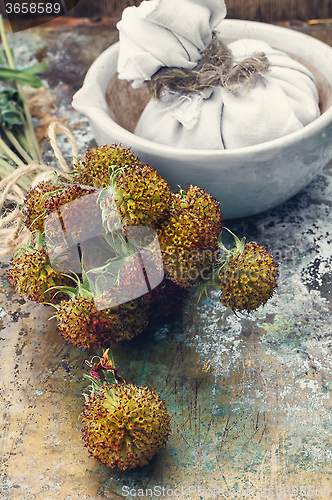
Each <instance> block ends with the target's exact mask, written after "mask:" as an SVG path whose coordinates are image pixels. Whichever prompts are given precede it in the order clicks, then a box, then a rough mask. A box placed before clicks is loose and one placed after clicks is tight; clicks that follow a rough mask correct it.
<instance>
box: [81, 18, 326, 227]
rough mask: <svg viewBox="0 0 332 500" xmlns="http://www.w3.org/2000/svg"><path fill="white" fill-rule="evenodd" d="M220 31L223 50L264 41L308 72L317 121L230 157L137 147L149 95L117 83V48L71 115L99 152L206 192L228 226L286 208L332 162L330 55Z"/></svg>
mask: <svg viewBox="0 0 332 500" xmlns="http://www.w3.org/2000/svg"><path fill="white" fill-rule="evenodd" d="M219 30H220V36H221V37H222V39H223V40H224V41H226V42H230V41H233V40H236V39H239V38H253V39H259V40H264V41H266V42H267V43H269V44H270V45H271V46H272V47H274V48H276V49H279V50H283V51H285V52H287V53H288V54H289V55H291V56H292V57H294V58H295V59H297V60H299V61H300V62H302V63H303V64H305V65H306V66H308V67H309V69H311V71H312V72H313V73H314V75H315V77H316V81H317V86H318V91H319V96H320V108H321V116H319V117H318V118H317V119H316V120H314V121H313V122H312V123H310V124H309V125H307V126H306V127H304V128H303V129H301V130H299V131H297V132H294V133H292V134H289V135H287V136H285V137H282V138H279V139H276V140H273V141H269V142H266V143H263V144H259V145H255V146H250V147H245V148H237V149H230V150H222V151H219V150H218V151H216V150H213V151H211V150H210V151H208V150H193V149H177V148H173V147H169V146H164V145H162V144H158V143H154V142H151V141H148V140H146V139H142V138H140V137H137V136H135V135H134V133H133V131H134V129H135V126H136V123H137V121H138V118H139V116H140V114H141V112H142V111H143V109H144V107H145V105H146V103H147V102H148V100H149V95H148V93H147V90H146V89H145V88H144V87H143V88H141V89H138V90H133V89H132V88H131V86H130V84H129V83H128V82H124V81H120V80H118V78H117V75H116V68H117V59H118V50H119V44H118V43H116V44H114V45H112V46H111V47H109V48H108V49H107V50H106V51H105V52H103V53H102V54H101V55H100V56H99V57H98V58H97V59H96V60H95V61H94V63H93V64H92V66H91V68H90V69H89V71H88V73H87V75H86V78H85V80H84V84H83V87H82V88H81V89H80V90H79V91H78V92H77V93H76V94H75V96H74V99H73V107H74V108H75V109H76V110H78V111H80V112H82V113H83V114H84V115H86V116H87V117H88V119H89V121H90V123H91V127H92V129H93V132H94V135H95V138H96V141H97V143H98V145H104V144H113V143H116V144H121V145H122V146H124V147H127V148H129V147H130V148H131V150H132V151H133V153H134V154H135V155H136V156H138V157H139V158H140V160H141V161H142V162H144V163H149V164H150V165H151V166H153V167H154V168H156V169H157V170H158V172H159V173H160V174H161V175H162V176H163V177H164V178H165V179H166V180H167V181H168V182H169V183H170V184H171V186H172V187H175V186H177V185H180V186H181V187H182V188H185V187H186V186H187V185H188V184H189V183H190V184H194V185H198V186H200V187H201V188H203V189H206V190H207V191H208V192H210V193H211V194H212V195H213V196H215V198H217V199H218V200H219V201H220V202H221V208H222V213H223V216H224V219H234V218H238V217H245V216H249V215H254V214H257V213H260V212H262V211H264V210H268V209H270V208H273V207H275V206H277V205H279V204H280V203H282V202H284V201H286V200H288V199H289V198H291V197H292V196H294V195H295V194H296V193H298V192H299V191H300V190H301V189H303V188H304V187H305V186H306V185H307V184H308V183H309V182H310V181H311V180H312V179H313V177H314V176H315V175H316V174H317V173H318V172H319V171H320V170H321V169H322V168H323V167H324V166H325V165H326V164H327V163H328V161H329V160H330V158H331V157H332V48H331V47H330V46H328V45H326V44H324V43H322V42H320V41H318V40H316V39H315V38H312V37H310V36H308V35H305V34H302V33H299V32H297V31H293V30H290V29H287V28H282V27H279V26H274V25H269V24H263V23H256V22H252V21H241V20H224V21H223V22H222V24H221V25H220V26H219Z"/></svg>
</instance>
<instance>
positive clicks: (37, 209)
mask: <svg viewBox="0 0 332 500" xmlns="http://www.w3.org/2000/svg"><path fill="white" fill-rule="evenodd" d="M55 189H57V186H55V184H53V182H51V181H42V182H39V183H38V184H37V185H36V186H35V187H33V188H31V189H29V191H28V192H27V194H26V197H25V200H24V206H23V209H22V212H23V214H24V215H25V225H26V227H27V228H28V229H29V230H30V231H31V232H32V231H40V232H41V233H43V232H44V219H45V218H44V217H40V216H41V215H42V214H43V213H44V212H45V202H44V200H43V196H44V195H45V194H46V193H50V192H52V191H54V190H55Z"/></svg>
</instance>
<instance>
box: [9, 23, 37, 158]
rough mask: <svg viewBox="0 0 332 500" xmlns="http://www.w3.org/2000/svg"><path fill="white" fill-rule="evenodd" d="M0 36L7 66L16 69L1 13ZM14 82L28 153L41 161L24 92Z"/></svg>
mask: <svg viewBox="0 0 332 500" xmlns="http://www.w3.org/2000/svg"><path fill="white" fill-rule="evenodd" d="M0 36H1V40H2V43H3V48H4V50H5V54H6V57H7V61H8V66H9V67H10V68H11V69H16V66H15V62H14V58H13V54H12V51H11V50H10V47H9V45H8V40H7V36H6V29H5V24H4V22H3V17H2V15H1V14H0ZM15 83H16V87H17V91H18V93H19V96H20V97H21V100H22V103H23V109H24V114H25V117H26V121H27V128H28V131H29V135H30V140H31V151H30V153H31V155H32V157H33V159H34V160H35V161H41V159H42V157H41V152H40V149H39V144H38V141H37V138H36V134H35V129H34V126H33V123H32V117H31V113H30V109H29V106H28V103H27V100H26V97H25V94H24V92H23V90H22V87H21V85H20V84H19V83H17V82H15ZM27 140H28V142H30V141H29V138H28V137H27Z"/></svg>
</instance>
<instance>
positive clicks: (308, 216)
mask: <svg viewBox="0 0 332 500" xmlns="http://www.w3.org/2000/svg"><path fill="white" fill-rule="evenodd" d="M326 30H327V29H325V31H324V33H323V34H321V32H320V31H319V30H318V31H317V34H318V36H324V37H326V39H328V37H329V36H331V35H330V34H329V33H330V32H328V30H327V31H326ZM97 33H98V35H99V36H97ZM114 36H115V35H114V31H113V32H112V31H110V30H109V28H107V29H106V28H105V29H104V28H103V24H100V25H99V27H98V29H96V28H95V25H94V24H93V25H91V26H90V27H89V26H88V25H78V26H76V27H75V26H71V27H70V28H66V27H60V28H57V29H56V30H50V28H47V29H46V28H40V29H38V30H32V31H29V32H25V33H21V34H17V35H15V38H13V39H12V42H13V44H14V46H16V47H19V48H20V50H21V51H22V47H25V49H24V50H23V52H21V55H23V56H24V57H26V58H28V56H31V54H39V55H38V57H40V56H41V54H44V55H48V57H49V58H50V64H51V67H50V70H49V73H48V75H47V78H48V81H49V82H50V85H51V89H53V92H54V93H55V94H56V96H57V106H58V111H57V114H58V115H59V117H63V118H67V119H68V120H69V121H68V122H67V123H68V124H69V125H70V126H71V127H72V128H73V130H74V133H75V137H76V139H77V141H78V143H79V148H80V152H81V153H82V152H83V151H84V149H85V148H86V147H87V145H88V144H90V142H91V131H90V129H89V126H88V124H87V122H86V120H85V119H84V118H83V117H82V116H81V115H79V114H77V113H76V112H74V111H73V110H71V108H70V98H71V95H72V93H73V91H74V89H76V88H77V86H79V85H80V81H81V80H82V78H83V74H84V71H85V70H86V68H87V66H88V65H89V64H90V62H91V61H92V60H93V59H94V57H96V52H99V51H101V50H102V47H103V46H105V45H106V44H108V43H112V42H109V40H112V41H113V40H114ZM112 37H113V38H112ZM64 51H65V52H64ZM64 54H65V56H64ZM64 60H65V61H66V65H67V66H66V67H64ZM59 75H61V78H60V79H59V78H58V79H57V76H58V77H59ZM60 147H61V148H64V149H65V150H66V148H67V146H66V144H65V143H64V142H61V141H60ZM67 151H68V149H67ZM67 155H68V154H67ZM331 170H332V164H330V165H329V166H328V167H327V169H325V171H324V173H322V174H321V175H319V176H317V177H316V179H315V180H314V181H313V182H312V183H311V184H310V186H308V188H306V189H305V190H303V191H302V192H301V193H300V194H299V195H297V196H296V197H295V198H293V199H292V200H290V201H289V202H287V203H285V204H284V205H282V206H281V207H279V208H278V209H275V210H272V211H270V212H269V213H265V214H261V215H258V216H255V217H251V218H248V219H244V220H239V221H232V223H231V224H228V227H229V228H230V229H231V230H232V231H234V232H236V233H237V234H238V236H239V237H242V236H244V235H246V236H247V237H248V239H249V240H250V239H251V240H255V241H257V242H259V243H260V244H263V245H267V246H268V248H269V250H271V251H272V252H273V254H274V256H275V258H276V260H277V261H278V262H279V265H280V280H279V287H278V290H277V293H276V294H275V296H274V297H273V298H272V300H271V301H270V302H269V303H268V304H267V305H266V306H265V307H264V308H262V309H260V310H258V311H257V312H256V313H253V314H252V315H251V316H241V317H236V316H235V315H233V314H230V313H229V312H228V311H226V310H225V308H223V307H222V306H221V305H220V303H219V301H218V297H217V295H216V294H211V295H210V297H209V298H205V299H203V300H202V301H201V302H200V303H199V304H198V305H197V303H196V299H197V295H196V290H193V291H192V296H191V298H190V299H189V300H188V302H187V304H186V305H185V307H184V308H183V310H181V311H180V312H179V313H177V314H176V315H175V316H174V317H173V318H172V319H171V320H170V321H169V322H168V323H155V324H153V325H151V327H150V328H149V329H148V331H147V332H145V333H143V334H142V335H140V336H139V337H137V338H136V339H133V340H132V341H131V342H126V343H122V344H115V345H114V346H112V350H113V354H114V358H115V362H116V364H117V366H118V368H119V371H120V373H121V375H122V376H123V377H124V378H125V379H126V380H127V381H130V382H133V383H138V384H142V385H148V386H150V387H154V388H155V389H157V390H158V391H159V392H160V394H161V395H162V397H163V398H164V399H165V402H166V405H167V408H168V411H169V413H170V415H171V418H172V434H171V436H170V439H169V441H168V444H167V446H166V448H165V449H164V450H163V451H162V452H161V453H160V454H159V455H158V456H157V457H156V458H155V459H154V460H153V461H152V462H151V463H150V465H149V466H146V467H144V468H141V469H137V470H134V471H127V472H124V473H119V472H117V471H112V470H111V469H109V468H107V467H105V466H103V465H101V464H99V463H98V462H96V461H95V460H94V459H92V458H89V456H88V453H87V451H86V450H85V449H84V447H83V445H82V441H81V437H80V420H79V415H80V412H81V411H82V406H83V397H82V396H81V392H82V390H83V389H84V388H85V387H86V385H87V383H86V381H85V380H84V379H83V374H84V373H86V366H85V365H84V360H85V359H90V358H91V356H92V355H93V354H95V353H92V352H84V351H83V350H82V349H78V348H75V347H72V346H69V345H67V344H66V343H65V342H64V340H63V339H62V338H60V337H59V336H58V334H57V333H56V325H55V320H54V319H53V320H51V321H49V320H48V318H49V317H50V316H51V315H52V314H53V313H54V312H53V309H52V308H50V307H47V306H41V305H36V304H33V303H30V302H28V301H24V300H22V299H21V298H20V297H19V296H18V295H17V293H15V292H14V290H13V289H12V288H11V287H10V286H9V284H8V282H7V279H6V269H7V266H8V263H7V262H5V261H4V262H3V263H2V266H1V270H0V272H1V276H0V318H1V320H2V323H1V331H0V398H1V399H0V400H1V411H0V424H1V425H0V429H1V430H0V447H1V454H0V464H1V465H0V477H1V483H0V498H1V500H2V499H3V500H30V499H35V500H44V499H47V500H53V499H54V500H68V499H70V500H76V499H77V500H78V499H79V500H86V499H93V500H97V499H98V498H107V499H111V500H115V499H117V498H124V497H125V496H124V493H126V492H128V488H131V490H132V496H131V497H130V498H134V494H136V497H138V496H141V497H143V498H146V499H150V500H152V499H153V498H156V497H157V495H156V494H150V491H149V490H150V489H152V493H158V492H160V493H161V494H160V496H163V497H164V498H181V500H184V499H186V498H192V499H196V500H198V499H200V500H208V499H209V498H214V497H213V490H214V488H215V489H216V494H215V498H219V499H227V498H241V499H242V498H243V499H248V498H253V499H260V498H271V499H276V498H277V499H279V498H315V499H316V498H317V499H327V498H330V496H331V495H330V491H332V478H331V470H332V468H331V464H332V440H331V436H332V420H331V389H332V376H331V373H332V372H331V369H332V351H331V346H332V327H331V309H332V294H331V290H332V259H331V250H330V249H331V243H330V240H331V234H332V176H331ZM123 488H124V489H123ZM162 488H164V495H162V492H163V490H162ZM177 488H178V490H177ZM182 488H183V489H182ZM195 488H196V489H195ZM199 488H200V489H199ZM146 490H147V491H146ZM178 492H179V493H180V495H179V494H178ZM145 493H147V494H146V495H145ZM143 494H144V495H143ZM189 494H190V495H189ZM127 498H128V496H127Z"/></svg>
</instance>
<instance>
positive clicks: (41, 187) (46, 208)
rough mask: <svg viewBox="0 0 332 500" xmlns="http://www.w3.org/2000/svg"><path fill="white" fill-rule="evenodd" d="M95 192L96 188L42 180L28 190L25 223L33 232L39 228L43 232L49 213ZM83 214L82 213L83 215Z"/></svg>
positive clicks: (25, 201) (25, 203) (24, 209)
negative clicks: (58, 184)
mask: <svg viewBox="0 0 332 500" xmlns="http://www.w3.org/2000/svg"><path fill="white" fill-rule="evenodd" d="M93 192H95V190H94V189H90V188H86V187H83V186H78V185H76V184H74V185H62V186H56V185H54V184H53V183H52V182H51V181H48V182H44V181H43V182H40V183H39V184H37V186H35V187H33V188H31V189H30V190H29V191H28V193H27V195H26V198H25V200H24V207H23V214H25V216H26V219H25V225H26V226H27V228H28V229H29V230H30V231H31V232H33V231H36V230H38V231H40V232H41V233H43V232H44V223H45V218H46V216H47V214H50V213H51V212H54V211H56V210H57V209H58V208H59V207H60V206H62V205H66V204H68V203H69V202H71V201H73V200H76V199H77V198H81V197H82V196H85V195H87V194H91V193H93ZM68 212H69V211H68ZM72 215H73V214H71V217H72ZM83 215H84V214H81V217H82V216H83ZM85 215H86V216H87V215H88V214H85ZM56 217H58V215H56Z"/></svg>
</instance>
